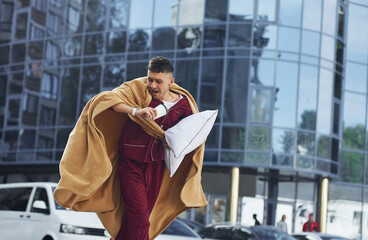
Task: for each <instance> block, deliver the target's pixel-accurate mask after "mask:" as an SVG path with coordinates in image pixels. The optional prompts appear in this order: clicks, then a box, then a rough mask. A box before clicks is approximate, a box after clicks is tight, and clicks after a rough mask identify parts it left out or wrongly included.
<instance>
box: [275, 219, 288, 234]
mask: <svg viewBox="0 0 368 240" xmlns="http://www.w3.org/2000/svg"><path fill="white" fill-rule="evenodd" d="M285 219H286V216H285V215H282V217H281V220H280V221H279V222H278V223H277V225H276V227H277V228H278V229H279V230H280V231H281V232H284V233H288V227H287V224H286V222H285Z"/></svg>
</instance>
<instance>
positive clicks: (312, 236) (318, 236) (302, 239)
mask: <svg viewBox="0 0 368 240" xmlns="http://www.w3.org/2000/svg"><path fill="white" fill-rule="evenodd" d="M292 235H293V237H295V238H296V239H298V240H349V239H347V238H344V237H340V236H336V235H332V234H324V233H316V232H303V233H294V234H292Z"/></svg>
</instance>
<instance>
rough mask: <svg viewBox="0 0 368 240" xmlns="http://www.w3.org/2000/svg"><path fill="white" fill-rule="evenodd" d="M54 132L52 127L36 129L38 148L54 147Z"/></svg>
mask: <svg viewBox="0 0 368 240" xmlns="http://www.w3.org/2000/svg"><path fill="white" fill-rule="evenodd" d="M54 133H55V131H54V130H53V129H40V130H38V141H37V148H38V149H50V148H53V147H54Z"/></svg>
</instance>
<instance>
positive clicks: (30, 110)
mask: <svg viewBox="0 0 368 240" xmlns="http://www.w3.org/2000/svg"><path fill="white" fill-rule="evenodd" d="M38 103H39V97H38V96H36V95H33V94H28V93H27V94H25V95H24V99H23V106H22V111H23V113H22V124H25V125H32V126H35V125H36V124H37V114H38Z"/></svg>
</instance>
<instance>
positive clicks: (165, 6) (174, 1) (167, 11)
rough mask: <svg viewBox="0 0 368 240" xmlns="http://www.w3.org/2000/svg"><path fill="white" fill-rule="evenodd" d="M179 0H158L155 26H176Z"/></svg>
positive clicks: (156, 2)
mask: <svg viewBox="0 0 368 240" xmlns="http://www.w3.org/2000/svg"><path fill="white" fill-rule="evenodd" d="M178 4H179V0H156V1H155V11H154V19H153V27H155V28H156V27H168V26H176V20H177V19H176V17H177V15H178V14H177V12H178Z"/></svg>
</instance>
